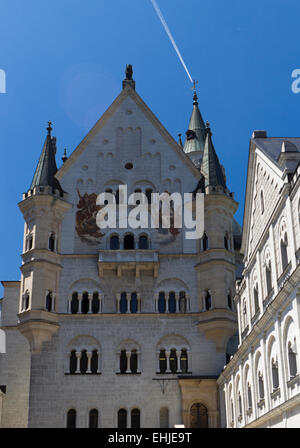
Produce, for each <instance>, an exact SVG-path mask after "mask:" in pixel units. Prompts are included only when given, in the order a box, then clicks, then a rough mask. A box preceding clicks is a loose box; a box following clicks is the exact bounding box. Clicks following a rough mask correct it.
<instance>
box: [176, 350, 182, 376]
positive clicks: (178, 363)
mask: <svg viewBox="0 0 300 448" xmlns="http://www.w3.org/2000/svg"><path fill="white" fill-rule="evenodd" d="M180 356H181V350H176V357H177V372H178V373H181V366H180Z"/></svg>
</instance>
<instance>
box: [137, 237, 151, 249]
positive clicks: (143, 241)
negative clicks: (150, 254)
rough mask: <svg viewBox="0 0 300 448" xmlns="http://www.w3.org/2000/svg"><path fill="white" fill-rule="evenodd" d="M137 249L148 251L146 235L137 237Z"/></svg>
mask: <svg viewBox="0 0 300 448" xmlns="http://www.w3.org/2000/svg"><path fill="white" fill-rule="evenodd" d="M139 249H143V250H145V249H149V243H148V237H147V235H141V236H140V237H139Z"/></svg>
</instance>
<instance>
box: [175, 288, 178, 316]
mask: <svg viewBox="0 0 300 448" xmlns="http://www.w3.org/2000/svg"><path fill="white" fill-rule="evenodd" d="M175 303H176V310H175V313H179V292H175Z"/></svg>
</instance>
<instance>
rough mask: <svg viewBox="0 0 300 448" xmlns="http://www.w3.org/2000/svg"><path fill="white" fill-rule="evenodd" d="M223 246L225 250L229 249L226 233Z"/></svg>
mask: <svg viewBox="0 0 300 448" xmlns="http://www.w3.org/2000/svg"><path fill="white" fill-rule="evenodd" d="M224 247H225V249H226V250H228V249H229V243H228V235H227V234H226V235H225V236H224Z"/></svg>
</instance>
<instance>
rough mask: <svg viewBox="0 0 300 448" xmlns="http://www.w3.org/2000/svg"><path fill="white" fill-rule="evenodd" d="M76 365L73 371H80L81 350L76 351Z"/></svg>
mask: <svg viewBox="0 0 300 448" xmlns="http://www.w3.org/2000/svg"><path fill="white" fill-rule="evenodd" d="M75 354H76V358H77V365H76V371H75V373H80V360H81V352H76V353H75Z"/></svg>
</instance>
